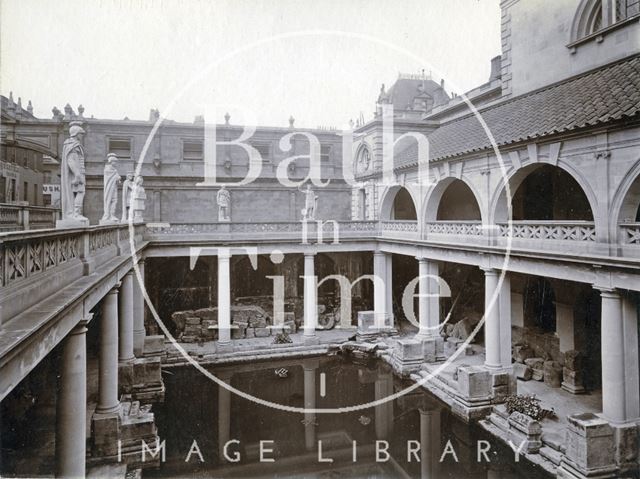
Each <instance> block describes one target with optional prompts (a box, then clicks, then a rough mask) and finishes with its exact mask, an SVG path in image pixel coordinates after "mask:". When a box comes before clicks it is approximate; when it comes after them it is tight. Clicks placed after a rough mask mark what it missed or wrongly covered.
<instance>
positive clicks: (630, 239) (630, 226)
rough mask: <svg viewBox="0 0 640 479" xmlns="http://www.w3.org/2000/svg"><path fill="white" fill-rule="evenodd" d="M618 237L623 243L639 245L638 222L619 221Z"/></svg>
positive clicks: (639, 226)
mask: <svg viewBox="0 0 640 479" xmlns="http://www.w3.org/2000/svg"><path fill="white" fill-rule="evenodd" d="M620 239H621V242H622V244H624V245H640V223H621V224H620Z"/></svg>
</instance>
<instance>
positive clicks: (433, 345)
mask: <svg viewBox="0 0 640 479" xmlns="http://www.w3.org/2000/svg"><path fill="white" fill-rule="evenodd" d="M438 340H440V343H442V339H440V338H429V339H423V340H422V356H423V357H424V360H425V361H426V362H428V363H435V362H436V360H437V359H438V344H437V341H438Z"/></svg>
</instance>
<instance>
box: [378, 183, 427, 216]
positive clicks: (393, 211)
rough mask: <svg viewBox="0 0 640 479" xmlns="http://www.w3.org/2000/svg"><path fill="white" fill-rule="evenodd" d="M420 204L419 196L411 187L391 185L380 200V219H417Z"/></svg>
mask: <svg viewBox="0 0 640 479" xmlns="http://www.w3.org/2000/svg"><path fill="white" fill-rule="evenodd" d="M419 204H420V201H419V198H418V197H417V195H416V194H415V193H414V192H412V191H411V189H410V188H408V187H406V186H401V185H393V186H389V187H388V188H387V189H386V190H385V191H384V193H383V195H382V201H381V202H380V219H381V220H404V221H417V220H418V215H417V211H418V210H419V208H418V205H419Z"/></svg>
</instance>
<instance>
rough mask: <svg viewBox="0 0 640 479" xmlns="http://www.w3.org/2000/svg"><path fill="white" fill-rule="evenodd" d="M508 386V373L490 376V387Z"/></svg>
mask: <svg viewBox="0 0 640 479" xmlns="http://www.w3.org/2000/svg"><path fill="white" fill-rule="evenodd" d="M508 385H509V373H508V372H499V373H492V374H491V386H492V387H497V386H508Z"/></svg>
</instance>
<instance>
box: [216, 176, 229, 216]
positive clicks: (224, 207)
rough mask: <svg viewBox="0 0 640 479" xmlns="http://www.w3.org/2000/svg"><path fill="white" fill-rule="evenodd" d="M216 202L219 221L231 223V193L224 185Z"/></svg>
mask: <svg viewBox="0 0 640 479" xmlns="http://www.w3.org/2000/svg"><path fill="white" fill-rule="evenodd" d="M216 202H217V203H218V221H219V222H227V221H231V193H229V191H228V190H227V188H226V187H225V186H224V185H222V188H220V189H219V190H218V194H217V195H216Z"/></svg>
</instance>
